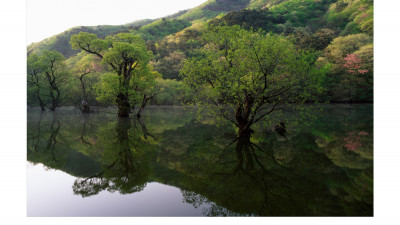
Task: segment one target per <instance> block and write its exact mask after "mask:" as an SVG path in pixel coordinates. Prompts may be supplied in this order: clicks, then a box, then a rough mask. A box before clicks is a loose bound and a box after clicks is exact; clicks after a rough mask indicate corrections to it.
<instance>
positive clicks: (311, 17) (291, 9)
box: [271, 0, 334, 27]
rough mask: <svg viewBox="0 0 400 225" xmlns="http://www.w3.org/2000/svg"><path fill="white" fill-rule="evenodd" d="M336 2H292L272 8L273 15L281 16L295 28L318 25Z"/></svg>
mask: <svg viewBox="0 0 400 225" xmlns="http://www.w3.org/2000/svg"><path fill="white" fill-rule="evenodd" d="M333 1H334V0H320V1H315V0H291V1H285V2H282V3H280V4H278V5H276V6H273V7H272V8H271V12H272V13H273V14H280V15H282V16H283V17H284V19H285V21H286V23H290V24H292V26H294V27H303V26H305V25H312V24H313V23H314V24H317V23H318V22H319V19H320V18H321V17H322V16H323V15H324V14H325V11H326V9H327V8H328V6H329V4H330V3H332V2H333Z"/></svg>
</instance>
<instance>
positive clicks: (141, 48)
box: [71, 32, 150, 117]
mask: <svg viewBox="0 0 400 225" xmlns="http://www.w3.org/2000/svg"><path fill="white" fill-rule="evenodd" d="M71 45H72V48H73V49H81V50H82V51H85V52H87V53H90V54H94V55H96V56H98V57H100V58H101V59H102V62H103V63H104V64H106V65H108V66H109V68H110V69H111V70H112V71H113V72H114V73H116V77H115V78H114V79H111V80H114V81H116V83H115V85H116V87H115V88H116V89H117V92H116V93H115V96H113V98H114V99H115V100H114V101H113V103H114V104H116V105H117V107H118V117H129V112H130V109H131V105H130V102H129V97H130V95H131V93H132V91H133V90H132V87H133V86H134V84H132V82H134V81H138V80H140V77H142V76H147V74H146V73H143V72H141V71H143V70H144V69H145V68H147V64H148V61H149V58H150V54H149V53H148V52H147V51H146V43H145V42H144V41H143V39H142V38H140V37H139V36H136V35H133V34H128V33H120V34H117V35H115V36H108V37H106V39H105V40H101V39H98V38H97V36H96V35H95V34H90V33H86V32H80V33H79V34H77V35H73V36H72V37H71Z"/></svg>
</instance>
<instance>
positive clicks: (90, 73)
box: [71, 53, 101, 113]
mask: <svg viewBox="0 0 400 225" xmlns="http://www.w3.org/2000/svg"><path fill="white" fill-rule="evenodd" d="M81 54H82V55H81ZM77 57H78V59H76V62H73V63H72V64H73V66H72V68H71V71H72V73H73V74H74V75H75V76H76V77H77V78H78V79H79V82H80V87H81V90H82V97H81V98H82V100H81V103H80V106H81V110H82V112H83V113H90V112H91V110H90V103H89V96H90V94H91V93H92V92H93V91H94V86H95V82H96V81H97V80H98V76H96V75H95V74H96V73H97V72H99V71H101V67H100V65H99V62H96V58H94V57H95V56H93V55H88V54H86V53H80V54H78V55H77ZM73 60H75V59H73Z"/></svg>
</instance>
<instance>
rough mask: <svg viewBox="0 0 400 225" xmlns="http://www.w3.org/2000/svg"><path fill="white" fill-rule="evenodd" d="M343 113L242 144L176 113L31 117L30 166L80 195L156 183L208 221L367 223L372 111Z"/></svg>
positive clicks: (228, 131)
mask: <svg viewBox="0 0 400 225" xmlns="http://www.w3.org/2000/svg"><path fill="white" fill-rule="evenodd" d="M346 110H347V109H346ZM346 110H338V111H337V112H335V113H332V110H331V109H328V110H327V111H326V112H327V113H325V114H321V115H318V117H317V118H316V119H315V120H314V123H312V124H311V125H310V126H308V127H297V126H290V124H288V125H287V127H286V128H285V129H286V130H287V133H286V135H285V137H282V136H280V135H278V134H277V132H275V130H276V129H275V130H274V126H271V127H270V128H268V129H267V130H265V129H258V128H256V132H255V133H254V135H252V137H247V138H236V137H235V130H234V129H233V128H232V127H230V126H223V125H222V126H215V125H213V124H210V123H206V122H204V123H199V122H194V121H193V118H192V117H191V115H190V114H189V113H187V112H185V111H183V110H180V109H176V108H164V109H163V108H161V109H149V110H148V111H147V114H146V115H144V116H143V117H142V119H141V120H138V119H128V118H120V119H117V118H116V117H115V115H109V114H106V113H103V114H101V113H100V114H90V115H81V114H79V113H76V112H74V111H60V112H58V114H55V113H48V112H45V113H40V112H36V111H35V112H28V160H29V161H30V162H33V163H42V164H44V165H45V166H47V167H49V168H54V169H57V170H62V171H65V172H67V173H69V174H71V175H73V176H75V177H76V180H75V182H74V184H73V187H72V189H73V192H74V194H76V195H80V196H82V197H89V196H93V195H96V194H98V193H99V192H101V191H104V190H106V191H109V192H115V191H117V192H119V193H121V194H129V193H134V192H139V191H142V190H143V189H144V188H145V187H146V183H147V182H153V181H156V182H159V183H163V184H168V185H172V186H175V187H178V188H180V189H181V191H182V194H183V198H184V199H183V201H184V202H186V203H188V204H191V205H192V206H193V207H195V208H197V207H205V206H207V207H205V208H204V209H203V214H204V215H207V216H313V215H318V216H346V215H352V216H371V215H372V214H373V207H372V205H373V189H372V188H373V167H372V162H373V161H372V140H373V139H372V120H370V116H368V114H369V113H370V108H368V107H367V108H362V107H361V108H360V109H358V110H356V111H355V112H354V111H350V113H351V116H352V118H350V119H343V118H348V117H346V115H347V111H346ZM76 121H81V123H76ZM277 121H278V122H279V118H278V119H277ZM348 146H350V147H351V148H348ZM349 149H350V150H349Z"/></svg>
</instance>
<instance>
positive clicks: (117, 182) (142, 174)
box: [73, 118, 150, 197]
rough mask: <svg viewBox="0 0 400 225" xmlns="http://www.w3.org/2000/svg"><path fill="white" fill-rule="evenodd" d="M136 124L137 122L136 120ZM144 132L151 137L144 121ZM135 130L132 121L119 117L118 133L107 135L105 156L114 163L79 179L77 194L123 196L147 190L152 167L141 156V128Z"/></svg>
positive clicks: (142, 125)
mask: <svg viewBox="0 0 400 225" xmlns="http://www.w3.org/2000/svg"><path fill="white" fill-rule="evenodd" d="M135 123H136V121H135ZM140 125H141V128H142V129H143V133H145V135H146V139H147V135H149V134H148V132H147V130H146V126H145V124H144V123H143V121H141V122H140ZM134 128H136V129H133V127H132V124H131V119H129V118H118V121H117V123H116V125H115V128H114V129H115V132H110V130H108V132H106V133H105V136H103V137H102V138H105V140H106V142H105V143H109V144H107V146H106V149H105V153H104V155H105V156H106V157H105V158H106V161H108V162H110V163H109V165H108V166H106V167H105V168H104V170H103V171H101V172H100V173H98V174H95V175H93V176H90V177H88V178H79V179H77V180H76V181H75V182H74V185H73V191H74V193H75V194H79V195H81V196H83V197H87V196H91V195H95V194H98V193H99V192H100V191H103V190H107V191H110V192H114V191H119V192H120V193H121V194H128V193H134V192H138V191H141V190H143V188H144V187H145V186H146V182H147V180H148V176H149V172H150V168H149V163H148V160H146V158H145V157H146V155H144V156H143V155H141V149H140V147H139V145H141V144H144V143H143V141H141V140H140V137H141V135H138V134H137V133H138V130H137V127H136V126H134Z"/></svg>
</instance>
